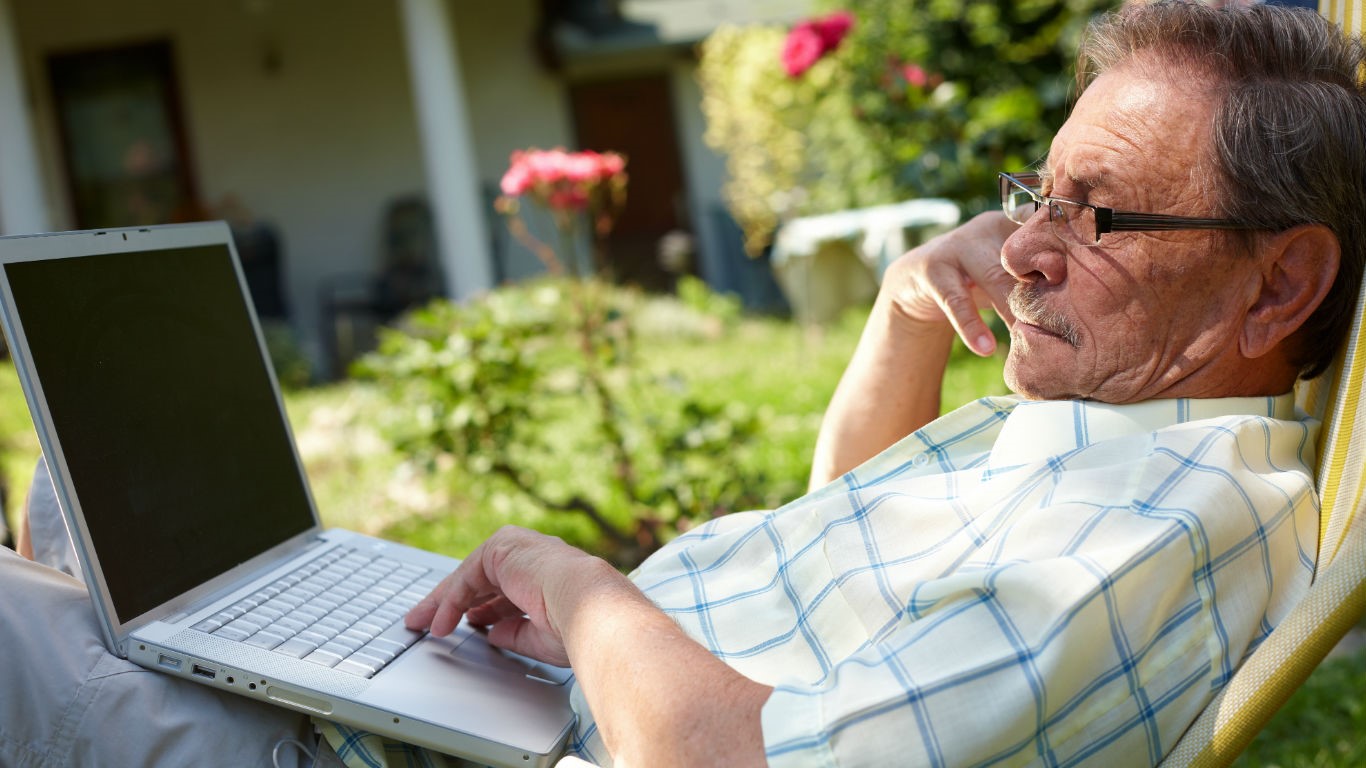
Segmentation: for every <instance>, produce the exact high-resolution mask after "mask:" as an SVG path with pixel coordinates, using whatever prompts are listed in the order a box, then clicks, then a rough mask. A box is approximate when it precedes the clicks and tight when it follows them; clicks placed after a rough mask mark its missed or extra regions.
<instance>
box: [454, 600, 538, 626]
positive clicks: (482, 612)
mask: <svg viewBox="0 0 1366 768" xmlns="http://www.w3.org/2000/svg"><path fill="white" fill-rule="evenodd" d="M524 615H526V614H525V613H524V612H523V611H522V609H521V608H518V607H517V606H516V605H514V604H513V602H512V601H511V600H508V599H507V598H506V597H501V598H497V599H494V600H491V601H489V602H486V603H483V604H481V605H476V606H474V607H473V608H470V609H469V610H468V611H466V612H465V618H466V620H468V621H469V623H471V624H474V625H476V626H481V627H486V626H488V625H490V624H494V623H496V622H498V621H501V620H503V619H506V618H511V617H517V616H524Z"/></svg>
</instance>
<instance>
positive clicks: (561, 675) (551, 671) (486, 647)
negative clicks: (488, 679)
mask: <svg viewBox="0 0 1366 768" xmlns="http://www.w3.org/2000/svg"><path fill="white" fill-rule="evenodd" d="M451 639H452V640H454V641H455V647H454V648H452V649H451V655H452V656H454V657H455V658H456V659H458V660H460V661H462V662H470V663H474V664H483V665H487V666H489V667H492V668H494V669H505V670H507V671H509V672H521V673H523V674H525V675H526V676H527V677H529V678H531V679H533V680H538V681H540V682H543V683H549V684H551V685H564V684H565V683H567V682H569V680H570V679H571V678H573V676H574V673H573V672H572V671H570V670H569V669H566V668H564V667H556V666H553V665H550V664H546V663H545V662H541V661H537V660H535V659H532V658H529V657H527V656H522V655H520V654H516V653H513V652H512V651H505V650H503V649H501V648H496V647H494V646H492V645H490V644H489V642H488V639H487V638H486V637H484V633H483V632H479V631H477V630H475V629H473V628H471V627H470V626H469V625H468V624H466V623H464V622H461V623H460V626H458V627H456V628H455V632H452V633H451Z"/></svg>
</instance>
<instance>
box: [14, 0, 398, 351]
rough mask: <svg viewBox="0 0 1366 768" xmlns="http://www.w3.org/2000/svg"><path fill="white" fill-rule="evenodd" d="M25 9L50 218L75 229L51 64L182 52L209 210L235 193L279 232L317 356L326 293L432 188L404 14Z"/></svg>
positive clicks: (359, 6)
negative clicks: (406, 204) (394, 203)
mask: <svg viewBox="0 0 1366 768" xmlns="http://www.w3.org/2000/svg"><path fill="white" fill-rule="evenodd" d="M14 11H15V17H16V29H17V31H18V36H19V38H20V46H21V48H22V52H23V56H24V62H25V69H26V72H25V78H26V80H27V82H28V85H29V89H30V92H31V94H32V100H33V104H34V107H35V121H36V122H37V124H38V141H39V144H40V146H41V149H42V152H43V167H44V169H45V176H46V178H47V181H48V197H49V200H48V205H49V208H50V209H51V211H52V217H51V218H52V221H53V222H54V223H55V224H56V225H57V226H59V227H69V226H71V224H72V216H71V212H70V207H69V204H68V202H67V198H66V195H67V190H66V187H65V177H64V175H63V171H62V166H61V160H60V149H59V146H58V135H57V130H56V127H55V119H54V115H53V109H52V96H51V92H50V88H49V85H48V81H47V74H46V68H45V64H44V61H45V57H46V56H47V55H49V54H51V53H54V52H73V51H80V50H90V49H99V48H109V47H117V46H121V45H126V44H134V43H138V42H145V41H148V40H152V39H158V38H161V39H169V40H171V41H172V44H173V48H174V57H175V66H176V76H177V78H178V85H179V91H180V97H181V100H182V107H183V111H184V115H183V116H184V120H185V125H186V132H187V142H188V144H189V150H190V152H191V161H192V166H193V171H194V174H195V177H196V179H197V181H198V188H199V192H200V194H201V197H202V201H203V203H204V204H206V205H209V206H215V205H217V204H218V203H219V202H220V201H221V200H222V199H223V198H224V197H225V196H227V195H232V196H234V197H236V198H237V199H238V200H240V201H241V203H242V204H243V205H245V206H246V207H247V208H248V209H250V210H251V211H252V212H253V213H254V214H255V215H257V216H258V217H259V218H262V219H265V220H268V221H270V222H272V223H274V224H275V225H276V226H277V228H278V230H279V233H280V235H281V240H282V244H283V250H284V264H285V275H284V279H285V283H286V288H287V290H288V299H289V302H290V306H291V314H292V316H293V317H292V320H293V324H294V326H295V328H296V330H297V331H299V332H300V334H301V338H302V340H303V342H304V347H305V349H306V351H309V352H311V353H313V354H314V355H315V356H316V354H317V351H318V336H317V328H318V323H319V320H318V318H319V312H320V310H319V304H318V291H319V286H320V285H321V283H322V281H323V280H324V279H326V277H327V276H328V275H334V274H338V273H342V272H356V271H361V272H368V271H370V270H372V269H373V267H374V265H375V264H376V263H377V262H378V259H379V257H380V251H379V249H380V244H381V239H380V224H381V216H382V212H383V209H384V207H385V205H386V204H387V203H388V202H389V201H390V200H392V199H393V198H394V197H396V196H399V195H403V194H408V193H413V192H418V191H421V189H422V188H423V184H424V181H423V175H422V157H421V152H420V148H419V146H418V142H417V128H416V124H415V117H414V110H413V104H412V100H411V96H410V92H409V81H408V72H407V65H406V60H405V58H404V56H403V48H402V45H403V41H402V39H401V32H400V27H399V23H398V16H397V10H396V7H395V5H394V4H392V3H383V2H356V1H355V0H352V1H351V2H329V1H328V0H289V1H288V2H278V1H272V0H247V1H246V2H194V3H184V2H176V1H175V0H139V1H138V2H135V3H134V2H109V1H108V0H42V2H37V1H36V0H29V1H21V2H16V3H15V8H14Z"/></svg>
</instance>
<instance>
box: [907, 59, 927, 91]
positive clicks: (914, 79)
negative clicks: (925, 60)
mask: <svg viewBox="0 0 1366 768" xmlns="http://www.w3.org/2000/svg"><path fill="white" fill-rule="evenodd" d="M901 74H902V76H903V77H905V78H906V82H907V83H910V84H911V85H913V86H915V87H916V88H924V87H925V85H926V84H927V83H929V82H930V76H929V75H927V74H925V70H923V69H921V68H920V65H919V64H905V65H903V66H902V67H901Z"/></svg>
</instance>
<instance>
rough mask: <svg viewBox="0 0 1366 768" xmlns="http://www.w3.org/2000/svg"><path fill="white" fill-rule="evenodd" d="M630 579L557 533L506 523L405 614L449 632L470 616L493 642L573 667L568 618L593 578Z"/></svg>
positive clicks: (421, 625)
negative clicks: (565, 628) (566, 627)
mask: <svg viewBox="0 0 1366 768" xmlns="http://www.w3.org/2000/svg"><path fill="white" fill-rule="evenodd" d="M614 577H615V578H616V579H619V580H620V581H621V582H622V584H623V585H625V586H626V587H627V588H631V587H630V585H629V583H628V582H626V578H625V577H623V576H621V575H620V574H618V573H617V572H616V571H615V570H613V569H612V568H611V567H610V566H608V565H607V564H606V563H604V562H603V561H602V560H600V559H598V558H596V557H592V556H591V555H588V554H586V553H584V552H581V551H579V550H578V549H575V548H574V547H571V546H569V545H568V544H565V543H564V542H563V541H560V540H559V539H557V538H554V537H551V536H545V535H543V534H540V533H536V532H534V531H528V530H525V529H522V528H513V527H505V528H503V529H502V530H500V531H498V532H497V533H495V534H494V535H493V536H491V537H489V539H488V540H487V541H485V542H484V543H483V544H481V545H479V547H478V548H476V549H475V550H474V551H473V552H471V553H470V556H469V557H467V558H465V560H464V561H463V562H461V563H460V566H459V567H458V568H456V569H455V571H454V572H452V573H451V574H450V575H449V576H447V577H446V578H445V579H444V580H442V582H441V583H440V584H438V585H437V587H436V589H434V590H432V593H431V594H430V595H428V596H427V597H426V598H424V599H423V600H422V602H420V603H418V604H417V605H416V606H414V607H413V609H412V610H411V611H409V612H408V615H407V617H406V619H405V622H406V624H407V625H408V628H409V629H414V630H422V629H430V630H431V632H432V634H433V635H436V636H438V637H440V636H444V635H448V634H450V633H451V632H452V631H454V629H455V627H456V625H457V624H459V623H460V618H461V616H466V617H467V618H468V619H469V622H470V623H471V624H474V625H476V626H486V627H488V628H489V642H491V643H493V644H494V645H496V646H499V647H501V648H506V649H508V650H510V651H515V652H516V653H520V654H522V655H524V656H530V657H532V658H535V659H539V660H541V661H544V662H547V663H550V664H555V665H558V666H569V656H568V655H567V653H566V651H565V645H564V636H563V634H562V625H561V624H560V620H562V619H563V617H564V616H566V613H567V612H568V611H572V610H573V606H574V603H575V601H576V599H577V598H579V597H582V596H583V595H584V593H585V592H586V586H587V584H586V582H593V581H597V582H602V581H611V580H612V579H613V578H614Z"/></svg>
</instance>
